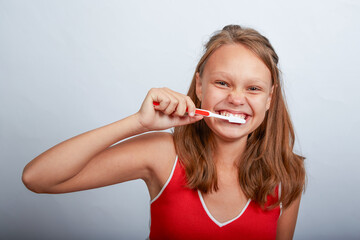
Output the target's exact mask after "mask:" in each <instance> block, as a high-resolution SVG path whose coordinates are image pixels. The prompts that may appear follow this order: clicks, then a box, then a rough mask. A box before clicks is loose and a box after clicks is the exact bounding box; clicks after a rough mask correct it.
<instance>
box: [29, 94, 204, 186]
mask: <svg viewBox="0 0 360 240" xmlns="http://www.w3.org/2000/svg"><path fill="white" fill-rule="evenodd" d="M153 101H157V102H160V105H159V106H156V107H154V106H153ZM186 108H188V109H189V111H195V106H194V104H193V102H192V101H191V100H190V101H189V98H188V97H186V96H185V95H182V94H180V93H176V92H173V91H171V90H170V89H167V88H163V89H151V90H150V91H149V93H148V95H147V96H146V98H145V100H144V102H143V104H142V106H141V109H140V110H139V112H137V113H136V114H134V115H131V116H129V117H127V118H124V119H122V120H119V121H116V122H114V123H111V124H109V125H106V126H103V127H100V128H97V129H94V130H91V131H89V132H86V133H83V134H80V135H78V136H75V137H73V138H71V139H68V140H66V141H64V142H62V143H59V144H58V145H56V146H54V147H52V148H50V149H49V150H47V151H45V152H44V153H42V154H40V155H39V156H37V157H36V158H35V159H33V160H32V161H31V162H30V163H29V164H27V165H26V167H25V168H24V171H23V176H22V180H23V182H24V184H25V185H26V187H27V188H28V189H30V190H31V191H34V192H37V193H65V192H73V191H80V190H85V189H90V188H96V187H102V186H107V185H111V184H115V183H120V182H124V181H128V180H133V179H144V180H148V179H149V178H151V174H152V172H151V171H152V168H153V163H154V161H156V158H157V154H160V153H161V151H166V150H162V149H164V148H161V146H162V144H165V141H166V139H169V138H168V137H166V136H164V134H161V133H151V134H145V135H140V136H137V137H134V138H131V139H128V140H126V141H123V142H121V143H119V144H117V145H114V146H111V145H113V144H115V143H117V142H118V141H120V140H123V139H126V138H128V137H131V136H134V135H137V134H141V133H144V132H147V131H153V130H162V129H167V128H170V127H173V126H178V125H184V124H190V123H193V122H195V121H198V120H200V119H201V118H202V117H199V116H196V117H190V116H184V114H185V109H186ZM110 146H111V147H110ZM154 149H156V151H154Z"/></svg>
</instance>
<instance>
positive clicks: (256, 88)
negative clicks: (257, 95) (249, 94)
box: [248, 86, 260, 91]
mask: <svg viewBox="0 0 360 240" xmlns="http://www.w3.org/2000/svg"><path fill="white" fill-rule="evenodd" d="M248 89H249V90H250V91H259V90H260V88H259V87H256V86H251V87H249V88H248Z"/></svg>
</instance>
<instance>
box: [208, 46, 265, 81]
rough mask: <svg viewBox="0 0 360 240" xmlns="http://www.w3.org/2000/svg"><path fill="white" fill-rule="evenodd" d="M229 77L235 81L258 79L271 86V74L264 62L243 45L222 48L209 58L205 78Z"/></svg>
mask: <svg viewBox="0 0 360 240" xmlns="http://www.w3.org/2000/svg"><path fill="white" fill-rule="evenodd" d="M217 75H222V76H228V77H231V78H233V79H239V80H247V79H256V80H260V81H263V82H267V83H270V84H271V72H270V70H269V69H268V68H267V66H266V65H265V64H264V62H263V61H262V60H261V59H260V58H259V57H257V56H256V55H255V54H254V53H253V52H252V51H251V50H249V49H247V48H246V47H245V46H243V45H241V44H227V45H224V46H221V47H220V48H218V49H217V50H215V51H214V53H213V54H212V55H211V56H210V57H209V59H208V60H207V62H206V65H205V67H204V72H203V76H204V77H212V76H217Z"/></svg>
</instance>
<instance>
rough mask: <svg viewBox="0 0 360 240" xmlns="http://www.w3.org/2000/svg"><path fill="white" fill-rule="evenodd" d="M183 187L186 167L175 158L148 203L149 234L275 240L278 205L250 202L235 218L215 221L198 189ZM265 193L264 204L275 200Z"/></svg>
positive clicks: (177, 237)
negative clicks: (149, 215) (268, 206)
mask: <svg viewBox="0 0 360 240" xmlns="http://www.w3.org/2000/svg"><path fill="white" fill-rule="evenodd" d="M185 186H186V176H185V170H184V168H183V167H182V166H181V164H180V163H179V161H178V158H177V157H176V160H175V163H174V166H173V169H172V171H171V174H170V177H169V178H168V180H167V182H166V183H165V185H164V186H163V188H162V189H161V191H160V193H159V194H158V195H157V196H156V197H155V198H154V199H153V200H152V201H151V205H150V214H151V218H150V235H149V238H150V239H151V240H156V239H171V240H176V239H186V240H190V239H197V240H200V239H206V240H212V239H226V240H229V239H261V240H266V239H275V238H276V226H277V220H278V218H279V216H280V207H276V208H274V209H273V210H267V211H266V210H262V209H261V207H260V206H259V205H258V204H257V203H255V202H254V201H251V200H250V199H249V201H248V202H247V204H246V205H245V207H244V209H243V210H242V211H241V212H240V213H239V215H238V216H237V217H235V218H234V219H232V220H229V221H227V222H225V223H220V222H218V221H217V220H216V219H215V218H214V217H213V216H212V215H211V213H210V212H209V211H208V209H207V207H206V205H205V203H204V201H203V199H202V196H201V192H200V191H198V190H191V189H189V188H187V187H185ZM275 193H276V195H275V196H276V197H273V196H270V195H269V196H268V202H267V204H266V205H268V204H271V203H273V202H274V201H277V198H278V196H277V194H278V190H277V188H276V190H275Z"/></svg>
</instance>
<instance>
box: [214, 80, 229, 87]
mask: <svg viewBox="0 0 360 240" xmlns="http://www.w3.org/2000/svg"><path fill="white" fill-rule="evenodd" d="M215 83H216V84H218V85H220V86H229V84H227V82H225V81H216V82H215Z"/></svg>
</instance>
